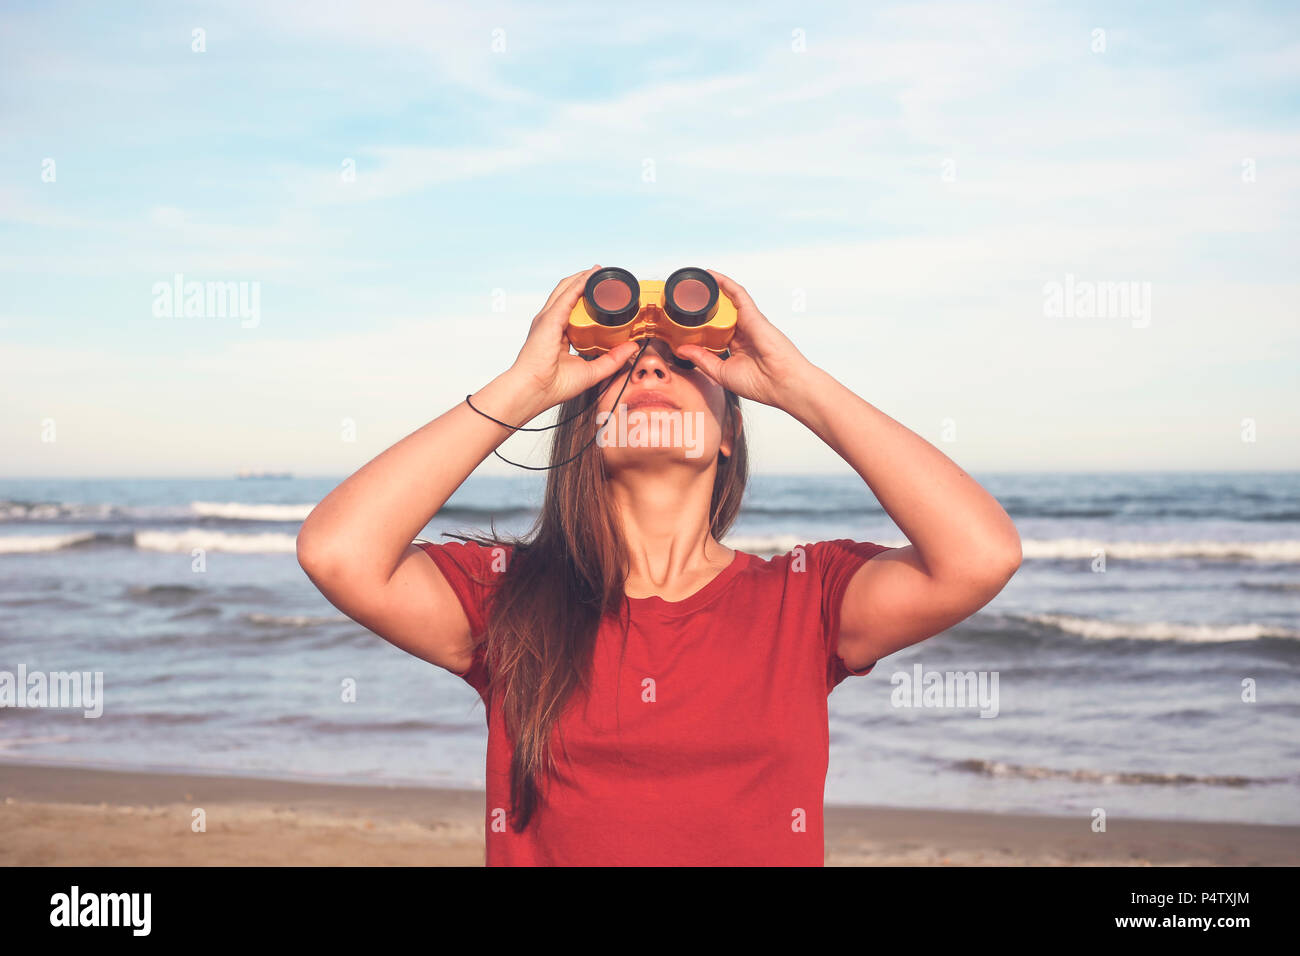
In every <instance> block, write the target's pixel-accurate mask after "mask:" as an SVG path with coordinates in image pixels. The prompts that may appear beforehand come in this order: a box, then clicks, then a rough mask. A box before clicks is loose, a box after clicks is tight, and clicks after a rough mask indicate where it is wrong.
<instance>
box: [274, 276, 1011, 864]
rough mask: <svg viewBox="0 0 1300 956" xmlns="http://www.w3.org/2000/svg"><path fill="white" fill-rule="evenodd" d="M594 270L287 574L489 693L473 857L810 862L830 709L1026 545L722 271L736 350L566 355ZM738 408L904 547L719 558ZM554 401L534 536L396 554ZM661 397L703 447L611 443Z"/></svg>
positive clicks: (739, 452)
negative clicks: (831, 480) (794, 438)
mask: <svg viewBox="0 0 1300 956" xmlns="http://www.w3.org/2000/svg"><path fill="white" fill-rule="evenodd" d="M595 268H598V267H593V269H592V270H584V271H582V272H579V273H576V274H574V275H572V276H569V277H568V278H567V279H565V280H564V281H562V282H561V283H560V284H559V285H558V286H556V288H555V291H554V292H552V293H551V296H550V299H549V300H548V301H547V303H546V305H545V307H544V308H543V309H542V311H541V312H540V313H539V314H538V315H537V317H536V318H535V319H533V322H532V327H531V328H530V330H529V334H528V338H527V340H526V341H525V342H524V345H523V348H522V349H521V350H520V352H519V355H518V357H517V358H516V359H515V362H514V364H513V365H511V367H510V368H509V369H507V370H506V371H505V372H503V373H501V374H500V375H498V376H497V377H496V378H494V379H493V380H492V381H491V382H489V383H488V384H487V385H486V386H485V387H483V388H482V389H480V390H479V391H477V392H476V393H474V394H473V396H472V398H471V399H469V400H467V401H466V402H462V403H460V404H458V405H457V406H456V407H455V408H453V409H451V410H450V411H448V412H446V413H444V414H443V415H441V416H439V417H438V418H436V419H434V420H433V421H432V422H430V423H429V424H427V425H425V426H424V427H422V428H421V429H419V430H418V431H416V432H414V433H413V434H411V435H409V436H407V437H406V438H404V439H403V440H402V441H400V442H398V443H397V444H396V445H394V446H393V447H391V448H389V449H388V450H387V451H385V452H384V453H383V454H381V455H379V456H378V457H377V458H375V459H374V460H373V461H371V462H370V463H368V464H367V465H366V466H365V467H363V468H362V469H361V470H360V471H358V472H357V473H356V474H354V475H352V476H351V477H350V478H348V479H347V480H346V481H345V482H343V483H342V484H341V485H340V486H339V487H338V488H336V489H335V490H334V491H333V492H331V493H330V494H329V495H328V496H327V497H326V498H325V499H324V500H323V501H321V503H320V504H319V505H318V506H317V507H316V509H315V510H314V511H313V512H312V513H311V515H310V516H309V517H308V518H307V520H306V521H305V522H304V523H303V526H302V529H301V531H300V532H299V535H298V559H299V562H300V563H301V564H302V567H303V569H304V570H305V571H306V572H307V574H308V576H309V577H310V578H311V580H312V581H313V582H314V583H315V584H316V585H317V586H318V587H319V588H320V590H321V591H322V592H323V593H324V594H325V596H326V597H327V598H328V599H329V600H330V601H331V602H332V603H333V604H334V605H335V606H336V607H338V608H339V609H340V610H342V611H343V612H344V613H346V614H348V615H349V616H350V617H352V618H353V619H355V620H356V621H358V622H359V623H361V624H362V625H364V626H365V627H367V628H369V629H371V630H372V631H374V632H375V633H376V634H378V635H380V636H381V637H383V638H385V639H386V640H388V641H390V642H391V643H393V644H395V645H396V646H398V647H400V648H402V649H403V650H405V651H408V652H409V653H411V654H414V655H416V656H417V657H420V658H423V659H424V660H426V661H428V662H430V663H432V664H436V665H438V666H439V667H443V668H445V669H447V670H449V671H451V672H452V673H454V674H456V675H458V676H460V677H463V678H464V679H465V680H466V681H467V682H468V683H470V684H471V685H472V686H473V687H474V688H475V689H476V690H477V691H478V692H479V694H480V696H481V697H482V699H483V701H484V703H485V705H486V706H487V720H488V754H487V777H486V782H487V814H486V818H485V830H486V842H487V847H486V860H487V863H488V865H568V864H597V865H599V864H642V865H697V864H724V865H771V864H787V865H813V866H820V865H822V863H823V859H824V842H823V831H822V801H823V795H824V789H825V781H826V769H827V757H828V744H829V740H828V725H827V701H826V698H827V695H828V694H829V693H830V691H831V690H832V689H833V688H834V687H835V685H837V684H838V683H839V682H840V681H842V680H843V679H844V678H845V677H847V676H849V675H858V676H860V675H864V674H867V673H869V672H870V671H871V669H872V668H873V667H874V666H875V663H876V662H877V661H878V660H879V659H880V658H882V657H885V656H887V655H889V654H892V653H894V652H895V651H897V650H899V649H901V648H904V647H907V646H909V645H911V644H915V643H917V642H919V641H922V640H924V639H926V638H927V637H930V636H932V635H934V634H937V633H939V632H940V631H943V630H944V629H945V628H948V627H950V626H952V625H953V624H956V623H957V622H959V621H961V620H962V619H964V618H966V617H968V616H969V615H970V614H972V613H974V612H975V611H976V610H978V609H979V608H981V607H983V606H984V605H985V604H987V603H988V602H989V601H990V600H991V599H992V598H993V597H994V595H996V594H997V593H998V592H999V591H1000V590H1001V589H1002V588H1003V586H1004V585H1005V584H1006V582H1007V581H1008V580H1009V579H1010V577H1011V576H1012V575H1013V574H1014V573H1015V571H1016V569H1017V568H1018V567H1019V564H1020V559H1021V553H1020V539H1019V537H1018V535H1017V533H1016V529H1015V526H1014V525H1013V524H1012V522H1011V520H1010V518H1009V517H1008V516H1007V514H1006V512H1005V511H1003V509H1002V508H1001V507H1000V506H999V505H998V503H997V501H995V500H994V499H993V498H992V497H991V496H990V495H989V494H988V493H987V492H985V491H984V490H983V489H982V488H981V487H980V486H979V485H978V484H976V482H975V481H974V480H972V479H971V478H970V476H968V475H967V474H966V473H965V472H963V471H962V470H961V469H960V468H958V467H957V466H956V465H955V464H954V463H953V462H952V461H950V460H949V459H948V458H947V457H946V456H944V455H943V454H942V453H941V452H940V451H939V450H938V449H937V448H935V447H934V446H933V445H931V444H929V443H928V442H926V441H924V440H923V439H922V438H920V437H919V436H917V435H916V434H914V433H913V432H911V431H909V430H908V429H907V428H905V427H903V426H902V425H900V424H899V423H898V422H896V421H894V420H893V419H891V418H889V417H888V416H887V415H885V414H884V413H883V412H881V411H880V410H878V409H876V408H875V407H873V406H872V405H869V404H868V403H867V402H865V401H863V400H862V399H861V398H859V397H858V396H857V395H855V394H854V393H853V392H851V391H850V390H849V389H848V388H846V387H845V386H843V385H841V384H840V383H839V382H837V381H836V380H835V379H834V378H832V377H831V376H830V375H829V374H828V373H827V372H825V371H823V370H822V369H820V368H817V367H816V366H814V365H812V364H811V363H810V362H809V361H808V360H807V359H806V358H804V356H803V355H801V354H800V353H799V351H798V350H797V349H796V348H795V347H794V345H793V344H792V343H791V342H790V340H789V339H787V338H786V337H785V336H784V335H783V334H782V333H781V332H780V331H778V330H777V329H776V327H775V326H773V325H772V323H771V322H769V321H768V320H767V318H766V317H764V316H763V314H762V313H761V312H759V310H758V308H757V307H756V306H755V305H754V302H753V300H752V299H750V297H749V295H748V293H746V292H745V290H744V289H743V288H742V287H740V286H739V285H737V284H736V283H735V282H733V281H732V280H730V279H729V278H727V277H726V276H724V275H722V274H720V273H717V272H713V271H712V270H709V271H710V273H711V274H712V275H713V276H714V277H715V278H716V279H717V281H718V284H719V287H720V288H721V290H722V292H723V293H725V294H726V295H727V296H729V297H730V299H731V300H732V302H733V303H734V304H735V305H736V307H737V311H738V319H737V329H736V333H735V337H734V338H733V340H732V343H731V346H730V355H729V357H728V358H727V359H725V360H724V359H720V358H719V357H718V356H717V355H715V354H714V353H712V352H708V351H706V350H704V349H701V348H699V347H694V346H682V347H681V348H680V349H679V350H678V353H677V354H676V355H674V354H673V352H672V351H671V349H669V348H668V346H667V345H666V344H665V343H664V342H662V341H660V340H657V339H656V340H652V341H651V342H650V343H649V344H648V345H647V344H642V345H641V346H638V345H637V344H634V343H626V344H624V345H621V346H619V347H618V348H616V349H614V350H612V351H611V352H608V353H606V354H605V355H603V356H601V357H600V358H597V359H595V360H592V361H587V360H585V359H583V358H581V357H579V356H577V355H573V354H570V352H569V345H568V342H567V339H566V336H565V328H566V322H567V319H568V316H569V313H570V311H571V310H572V309H573V307H574V306H575V304H576V303H577V301H578V299H579V297H580V296H581V294H582V289H583V286H584V284H585V282H586V280H587V277H588V276H589V275H590V274H591V272H592V271H593V270H594V269H595ZM634 359H635V361H633V360H634ZM683 360H684V361H683ZM629 366H632V368H631V376H630V378H629V377H628V371H629ZM741 398H747V399H751V400H753V401H756V402H762V403H763V404H765V405H771V406H773V407H776V408H781V409H784V410H785V411H786V412H788V413H789V414H791V415H793V416H794V417H795V418H797V419H798V420H799V421H801V422H802V423H803V424H805V425H806V426H808V427H809V428H811V429H812V430H813V431H814V432H816V433H817V435H818V436H820V437H821V438H822V440H824V441H825V442H826V443H827V444H829V445H830V446H831V447H832V448H834V449H835V450H836V451H837V452H838V453H839V454H840V455H841V456H842V457H843V458H844V459H845V460H846V461H847V462H848V463H849V464H850V465H852V466H853V468H854V469H855V470H856V471H857V473H858V474H859V475H861V476H862V478H863V480H864V481H865V482H866V484H867V486H868V487H869V488H870V490H871V491H872V492H873V493H874V494H875V496H876V498H877V499H878V500H879V502H880V503H881V505H882V506H883V507H884V508H885V510H886V511H887V512H888V513H889V515H890V517H891V518H893V520H894V522H895V523H896V524H897V525H898V527H899V528H900V529H901V530H902V531H903V533H904V534H905V535H906V536H907V539H908V541H909V542H910V543H909V544H908V546H906V547H901V548H886V547H883V546H881V545H878V544H873V543H871V542H858V541H851V540H848V539H837V540H834V541H820V542H814V543H811V544H808V545H806V546H802V547H799V548H795V549H793V550H792V551H791V552H790V553H788V554H785V555H781V556H778V557H775V558H772V559H769V560H764V559H761V558H759V557H758V556H756V555H753V554H748V553H746V552H744V551H738V550H735V549H731V548H727V547H725V546H723V545H722V544H721V543H720V539H721V538H722V537H723V536H724V534H725V533H726V531H727V529H728V528H729V527H730V526H731V524H732V521H733V520H734V518H735V517H736V513H737V511H738V510H739V508H740V502H741V497H742V493H743V491H744V487H745V482H746V475H747V467H746V445H745V436H744V432H743V429H742V419H741V414H740V399H741ZM616 400H617V401H618V402H619V404H620V405H622V406H629V405H638V403H643V404H641V405H640V407H637V408H635V409H633V410H632V411H631V412H629V411H628V409H627V408H626V407H623V408H616V407H615V402H616ZM471 403H472V404H471ZM557 404H559V405H560V406H561V410H560V415H559V421H560V422H562V423H563V424H561V425H560V426H559V428H558V429H557V431H556V439H555V442H554V445H553V448H552V452H551V461H552V463H553V465H561V467H556V468H553V469H552V470H551V471H550V473H549V475H548V483H547V488H546V497H545V501H544V503H543V506H542V509H541V513H540V515H539V517H538V520H537V522H536V524H535V525H534V527H533V528H532V530H531V531H530V532H529V533H528V535H526V536H524V537H522V538H514V539H511V540H505V539H502V538H500V537H499V536H497V535H495V534H494V535H490V536H481V535H480V536H474V537H468V536H461V535H456V536H454V537H459V538H462V540H461V541H457V542H448V543H443V544H433V543H428V542H418V541H417V542H416V543H412V542H413V539H415V536H416V535H417V534H419V532H420V531H421V530H422V529H423V528H424V526H425V525H426V524H427V523H428V522H429V521H430V519H432V518H433V516H434V515H435V514H436V513H437V512H438V511H439V509H440V508H442V506H443V504H444V503H445V502H446V501H447V499H448V498H450V497H451V495H452V493H453V492H454V491H455V490H456V489H457V488H458V487H459V486H460V484H461V483H462V482H463V481H464V480H465V478H466V477H468V476H469V474H470V473H471V472H473V470H474V469H475V468H476V467H477V466H478V465H479V463H480V462H482V461H483V459H484V458H485V457H486V456H487V455H488V454H489V453H490V452H493V451H494V450H495V449H496V447H497V445H499V444H500V443H501V442H502V441H503V440H504V439H505V438H506V437H507V436H508V435H510V434H511V426H510V424H506V423H514V424H516V425H519V424H522V423H525V422H528V421H530V420H531V419H533V418H535V417H536V416H537V415H539V414H541V413H542V412H544V411H546V410H547V409H549V408H551V407H553V406H555V405H557ZM673 406H675V407H676V409H677V410H679V411H680V412H681V415H682V419H683V420H685V419H686V418H687V417H689V418H690V419H691V421H692V422H695V423H697V424H698V425H699V426H700V427H699V429H698V432H697V433H696V435H695V439H694V440H695V445H694V446H693V453H692V448H688V447H686V446H685V444H684V443H683V442H673V441H663V440H660V441H659V442H657V443H656V442H650V443H647V442H645V441H642V442H639V443H638V442H632V441H627V442H624V443H619V442H617V441H612V440H611V436H614V435H618V434H620V432H619V431H618V428H617V426H618V424H619V422H620V416H628V417H630V416H632V415H635V414H638V413H639V414H642V415H645V414H646V413H647V412H649V411H651V410H668V411H670V412H671V409H672V407H673ZM602 413H606V414H602ZM609 413H613V418H612V420H611V421H609V422H607V423H606V424H605V425H604V426H603V427H601V426H599V425H598V423H599V422H605V421H606V416H607V415H608V414H609ZM598 430H599V432H600V434H599V437H600V441H598V442H596V443H593V438H595V437H597V432H598ZM628 434H633V432H628ZM678 434H681V433H678ZM575 456H576V457H575ZM571 458H572V459H573V461H571V462H569V463H568V464H561V463H564V462H567V461H569V459H571ZM863 503H864V507H865V505H866V497H865V495H864V498H863Z"/></svg>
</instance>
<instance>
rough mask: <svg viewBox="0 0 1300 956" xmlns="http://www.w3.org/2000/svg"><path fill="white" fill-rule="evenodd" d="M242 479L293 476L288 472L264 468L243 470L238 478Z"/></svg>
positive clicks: (240, 470)
mask: <svg viewBox="0 0 1300 956" xmlns="http://www.w3.org/2000/svg"><path fill="white" fill-rule="evenodd" d="M236 477H238V478H240V479H245V478H292V477H293V474H292V473H291V472H287V471H267V470H266V469H264V468H241V469H239V474H238V475H237V476H236Z"/></svg>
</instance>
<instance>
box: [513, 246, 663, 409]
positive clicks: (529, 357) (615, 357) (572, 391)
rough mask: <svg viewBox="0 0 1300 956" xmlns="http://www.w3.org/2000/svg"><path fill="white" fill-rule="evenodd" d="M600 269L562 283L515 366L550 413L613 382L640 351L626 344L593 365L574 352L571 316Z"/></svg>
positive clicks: (537, 320) (539, 316) (539, 315)
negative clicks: (598, 387)
mask: <svg viewBox="0 0 1300 956" xmlns="http://www.w3.org/2000/svg"><path fill="white" fill-rule="evenodd" d="M599 268H600V266H598V265H596V266H592V267H591V268H590V269H584V270H583V271H582V272H575V273H574V274H573V275H571V276H569V277H568V278H567V279H563V280H561V281H560V284H559V285H557V286H556V287H555V291H554V292H552V293H551V297H550V298H549V299H547V300H546V305H544V306H543V307H542V311H541V312H538V313H537V316H536V317H535V318H534V319H533V324H532V326H531V328H529V330H528V338H527V340H526V341H525V342H524V345H523V348H521V349H520V350H519V356H518V357H517V358H516V359H515V362H514V364H513V365H512V366H511V367H510V371H511V373H512V374H513V375H517V376H519V378H520V380H521V381H524V382H526V383H527V384H528V385H529V386H530V387H531V388H534V389H535V390H536V393H537V395H538V399H539V404H541V402H543V401H544V402H545V408H551V407H553V406H555V405H558V404H560V403H561V402H566V401H568V400H569V399H571V398H573V396H575V395H581V394H582V393H583V392H584V391H586V390H587V389H588V388H590V387H591V386H593V385H596V384H597V383H599V382H602V381H604V380H605V379H607V378H609V377H610V376H611V375H613V374H614V373H615V372H617V371H619V370H620V369H621V368H622V367H623V366H624V365H625V364H626V363H627V360H628V359H630V358H631V357H632V356H633V355H635V354H636V353H637V351H638V349H639V348H640V346H639V345H638V344H637V343H636V342H624V343H623V344H622V345H619V346H617V347H616V348H614V349H611V350H610V351H608V352H606V353H605V354H604V355H602V356H600V357H599V358H596V359H592V360H590V361H588V360H587V359H584V358H583V357H582V356H580V355H574V354H571V353H570V352H569V337H568V325H569V315H570V314H571V313H572V312H573V307H574V306H575V305H577V304H578V300H579V299H580V298H582V290H583V288H584V287H585V286H586V284H587V277H588V276H590V275H591V274H592V273H593V272H595V271H596V270H597V269H599ZM543 410H545V409H543Z"/></svg>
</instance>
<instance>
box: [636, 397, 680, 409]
mask: <svg viewBox="0 0 1300 956" xmlns="http://www.w3.org/2000/svg"><path fill="white" fill-rule="evenodd" d="M624 404H625V405H627V409H628V411H632V410H634V409H637V408H675V409H678V410H680V407H681V406H679V405H678V404H677V403H676V402H674V401H673V400H672V399H671V398H669V397H668V396H666V395H647V394H645V393H642V394H640V395H633V396H632V397H631V398H629V399H628V400H627V401H626V402H625V403H624Z"/></svg>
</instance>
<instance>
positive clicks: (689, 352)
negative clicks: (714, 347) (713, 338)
mask: <svg viewBox="0 0 1300 956" xmlns="http://www.w3.org/2000/svg"><path fill="white" fill-rule="evenodd" d="M677 352H678V354H679V355H681V357H682V358H685V359H690V360H691V361H692V362H694V363H695V365H696V367H697V368H699V369H701V370H703V372H704V374H705V375H707V376H708V377H709V378H711V379H713V381H715V382H717V383H718V384H719V385H721V384H722V366H723V364H724V363H723V361H722V359H720V358H718V356H717V355H715V354H714V353H713V352H710V351H709V350H708V349H706V348H704V347H703V346H699V345H683V346H682V347H681V348H679V349H678V350H677Z"/></svg>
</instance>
